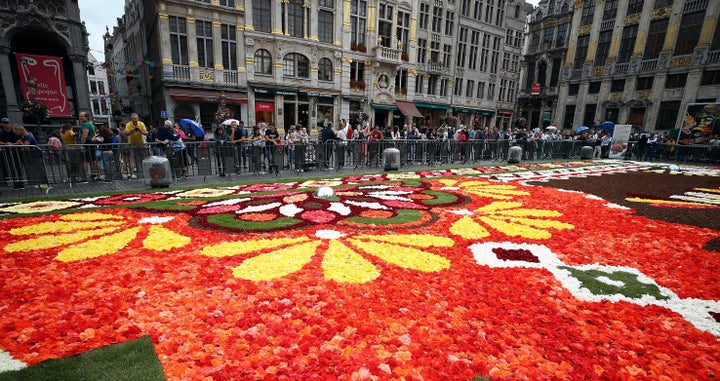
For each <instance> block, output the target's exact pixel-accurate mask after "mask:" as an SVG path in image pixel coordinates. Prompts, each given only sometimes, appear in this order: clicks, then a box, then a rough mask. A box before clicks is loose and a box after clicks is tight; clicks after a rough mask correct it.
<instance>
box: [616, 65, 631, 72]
mask: <svg viewBox="0 0 720 381" xmlns="http://www.w3.org/2000/svg"><path fill="white" fill-rule="evenodd" d="M629 68H630V64H629V63H627V62H625V63H619V64H615V74H625V73H627V72H628V69H629Z"/></svg>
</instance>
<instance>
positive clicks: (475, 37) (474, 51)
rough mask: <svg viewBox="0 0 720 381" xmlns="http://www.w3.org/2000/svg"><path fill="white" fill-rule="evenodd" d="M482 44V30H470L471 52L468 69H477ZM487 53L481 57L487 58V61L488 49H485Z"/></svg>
mask: <svg viewBox="0 0 720 381" xmlns="http://www.w3.org/2000/svg"><path fill="white" fill-rule="evenodd" d="M479 44H480V32H478V31H477V30H473V31H471V32H470V53H469V54H468V69H470V70H476V69H477V59H478V49H479V46H478V45H479ZM483 53H484V54H485V56H484V57H481V60H482V59H485V61H487V50H484V52H483Z"/></svg>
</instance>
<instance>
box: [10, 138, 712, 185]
mask: <svg viewBox="0 0 720 381" xmlns="http://www.w3.org/2000/svg"><path fill="white" fill-rule="evenodd" d="M587 145H592V144H589V143H588V141H582V140H553V141H543V140H522V141H515V142H513V141H510V140H495V141H493V140H470V141H467V142H461V141H456V140H423V139H417V140H413V139H409V140H378V141H370V140H350V141H346V142H339V141H327V142H318V141H312V142H308V143H306V144H303V143H299V142H298V143H294V144H287V143H286V144H281V145H277V146H269V145H253V144H248V143H242V144H237V145H233V144H220V143H219V142H215V141H212V140H210V141H202V142H186V143H185V147H184V148H183V149H174V148H168V147H164V146H161V145H157V144H146V145H139V146H133V145H129V144H115V145H113V144H104V145H96V144H90V145H74V146H71V147H67V148H63V149H59V150H57V149H53V148H52V147H50V146H45V145H43V146H2V147H0V160H2V163H1V164H0V179H1V181H0V188H2V187H15V188H18V189H20V188H31V189H40V190H45V191H47V190H49V189H52V187H53V186H57V185H59V184H69V186H70V187H72V186H73V184H76V183H83V182H93V181H95V182H115V181H122V180H124V179H132V178H139V179H145V180H148V177H149V175H148V174H145V173H144V170H145V168H143V160H145V159H146V158H148V157H150V156H162V157H166V158H167V159H168V161H169V164H170V168H171V173H170V174H169V176H167V177H168V178H171V179H175V180H178V179H180V178H183V177H191V176H233V175H242V174H245V175H253V174H254V175H262V174H274V173H279V172H280V171H295V172H297V173H298V174H299V173H301V172H306V171H313V170H320V171H322V170H337V171H340V170H358V169H383V166H384V162H383V152H384V150H385V149H387V148H397V149H398V150H399V151H400V165H401V167H403V168H407V169H412V168H415V167H434V166H443V165H449V164H456V165H462V164H469V165H473V164H477V165H484V164H485V165H487V164H493V163H498V162H505V161H507V160H508V150H509V148H510V147H511V146H519V147H521V148H522V157H521V160H523V161H534V160H540V161H543V160H563V159H578V158H580V157H581V154H580V153H581V152H580V151H581V148H582V147H583V146H587ZM625 158H626V159H641V160H663V161H673V162H694V163H712V164H717V163H720V147H717V146H709V145H699V144H696V145H665V144H656V145H653V146H646V147H644V148H643V149H642V150H640V149H639V148H638V147H637V146H636V144H635V142H630V143H629V145H628V149H627V151H626V157H625Z"/></svg>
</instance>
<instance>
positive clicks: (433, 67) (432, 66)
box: [425, 62, 446, 73]
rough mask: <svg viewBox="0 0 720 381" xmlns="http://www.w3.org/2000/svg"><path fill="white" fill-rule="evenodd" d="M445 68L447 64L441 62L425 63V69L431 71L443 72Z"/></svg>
mask: <svg viewBox="0 0 720 381" xmlns="http://www.w3.org/2000/svg"><path fill="white" fill-rule="evenodd" d="M445 69H446V68H445V65H443V64H441V63H439V62H428V63H427V65H425V70H427V71H428V72H429V73H443V72H445Z"/></svg>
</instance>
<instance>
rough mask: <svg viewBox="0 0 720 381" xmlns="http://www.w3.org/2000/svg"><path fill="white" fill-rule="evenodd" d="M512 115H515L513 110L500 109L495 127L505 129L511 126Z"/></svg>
mask: <svg viewBox="0 0 720 381" xmlns="http://www.w3.org/2000/svg"><path fill="white" fill-rule="evenodd" d="M513 115H515V111H514V110H508V109H502V108H500V109H498V111H497V119H496V120H495V125H496V126H498V127H500V128H502V129H506V128H508V127H510V126H512V124H511V122H512V117H513Z"/></svg>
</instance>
